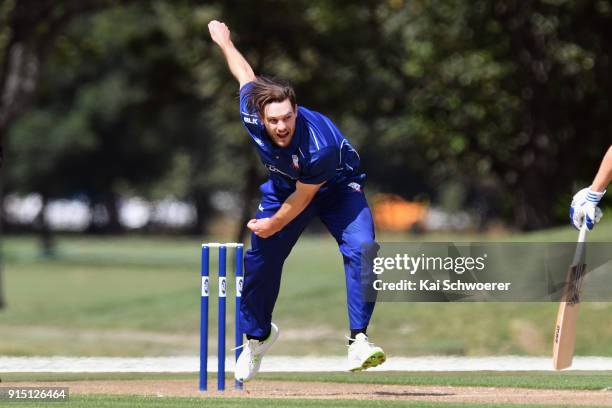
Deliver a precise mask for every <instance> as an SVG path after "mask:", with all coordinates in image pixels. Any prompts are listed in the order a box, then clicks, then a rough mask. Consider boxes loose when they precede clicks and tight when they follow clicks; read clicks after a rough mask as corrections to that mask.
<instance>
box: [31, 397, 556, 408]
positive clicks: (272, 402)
mask: <svg viewBox="0 0 612 408" xmlns="http://www.w3.org/2000/svg"><path fill="white" fill-rule="evenodd" d="M202 406H205V407H214V408H234V407H245V406H248V407H249V408H260V407H261V408H268V407H271V406H281V407H299V408H302V407H306V408H307V407H322V406H328V407H334V408H353V407H411V408H416V407H418V408H468V407H469V408H497V407H499V408H514V407H521V408H562V407H568V405H532V404H526V405H522V404H521V405H516V404H475V403H469V404H455V403H444V402H425V401H376V400H368V401H348V400H304V399H263V398H261V399H255V398H248V399H247V398H217V399H213V398H210V399H206V400H205V401H203V400H202V399H201V398H180V397H164V398H158V397H137V396H111V395H95V396H93V395H92V396H87V397H83V396H77V397H70V399H69V401H68V402H66V403H53V407H70V408H77V407H78V408H80V407H85V408H115V407H129V408H134V407H136V408H140V407H147V408H148V407H160V408H166V407H172V408H175V407H177V408H190V407H194V408H201V407H202ZM19 407H23V408H30V407H40V404H30V403H27V402H20V403H19Z"/></svg>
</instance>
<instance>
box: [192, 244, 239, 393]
mask: <svg viewBox="0 0 612 408" xmlns="http://www.w3.org/2000/svg"><path fill="white" fill-rule="evenodd" d="M228 247H231V248H236V253H235V277H236V315H235V341H236V347H237V348H236V361H238V357H240V353H241V352H242V349H241V348H238V347H239V346H241V345H242V338H243V334H242V332H241V331H240V328H239V321H240V298H241V296H242V284H243V272H242V262H243V259H242V256H243V245H242V244H240V243H233V242H231V243H226V244H220V243H215V242H213V243H207V244H202V254H201V266H200V275H201V278H202V294H201V302H200V391H206V389H207V379H208V298H209V294H210V276H209V267H210V265H209V263H210V248H219V258H218V265H219V269H218V277H219V280H218V282H219V286H218V302H219V306H218V311H219V316H218V325H219V326H218V328H219V330H218V339H217V350H218V353H217V390H219V391H222V390H224V389H225V326H226V320H225V316H226V298H227V275H226V269H227V268H226V267H227V248H228ZM235 388H236V389H242V383H241V382H239V381H236V382H235Z"/></svg>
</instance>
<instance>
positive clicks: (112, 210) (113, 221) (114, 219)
mask: <svg viewBox="0 0 612 408" xmlns="http://www.w3.org/2000/svg"><path fill="white" fill-rule="evenodd" d="M104 208H105V209H106V213H107V214H108V223H107V225H106V228H104V229H105V230H106V232H107V233H109V234H120V233H122V232H123V226H122V225H121V221H119V202H118V197H117V195H116V194H115V193H109V194H108V195H107V196H106V198H105V199H104Z"/></svg>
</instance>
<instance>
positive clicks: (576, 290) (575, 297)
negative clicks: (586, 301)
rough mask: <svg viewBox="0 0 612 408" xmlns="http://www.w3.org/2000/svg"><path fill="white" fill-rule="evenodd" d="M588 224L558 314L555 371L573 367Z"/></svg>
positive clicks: (554, 358)
mask: <svg viewBox="0 0 612 408" xmlns="http://www.w3.org/2000/svg"><path fill="white" fill-rule="evenodd" d="M586 233H587V227H586V222H585V223H584V224H583V225H582V228H580V233H579V234H578V243H577V245H576V252H575V253H574V259H573V261H572V265H571V266H570V268H569V270H568V272H567V276H566V278H565V285H564V288H563V293H562V295H561V304H560V305H559V312H558V313H557V324H556V325H555V333H554V340H553V366H554V367H555V370H562V369H564V368H568V367H571V365H572V359H573V358H574V344H575V342H576V321H577V320H578V311H579V310H580V284H581V283H582V278H583V275H584V271H585V267H586V265H585V263H584V259H585V255H584V246H585V242H586Z"/></svg>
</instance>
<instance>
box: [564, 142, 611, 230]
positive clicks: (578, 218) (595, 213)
mask: <svg viewBox="0 0 612 408" xmlns="http://www.w3.org/2000/svg"><path fill="white" fill-rule="evenodd" d="M611 180H612V145H611V146H610V147H609V148H608V151H607V152H606V154H605V155H604V158H603V159H602V161H601V164H600V166H599V170H598V171H597V174H596V175H595V178H594V179H593V183H591V186H590V187H586V188H583V189H582V190H580V191H579V192H577V193H576V194H575V195H574V198H573V199H572V203H571V204H570V221H571V223H572V224H573V225H574V227H576V229H580V227H582V223H583V222H586V226H587V228H588V229H589V230H592V229H593V228H594V227H595V224H596V223H598V222H599V220H600V219H601V217H602V215H603V213H602V211H601V209H600V208H599V207H598V206H597V204H599V201H601V199H602V198H603V196H604V194H606V188H607V187H608V184H610V181H611Z"/></svg>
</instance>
